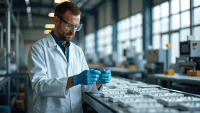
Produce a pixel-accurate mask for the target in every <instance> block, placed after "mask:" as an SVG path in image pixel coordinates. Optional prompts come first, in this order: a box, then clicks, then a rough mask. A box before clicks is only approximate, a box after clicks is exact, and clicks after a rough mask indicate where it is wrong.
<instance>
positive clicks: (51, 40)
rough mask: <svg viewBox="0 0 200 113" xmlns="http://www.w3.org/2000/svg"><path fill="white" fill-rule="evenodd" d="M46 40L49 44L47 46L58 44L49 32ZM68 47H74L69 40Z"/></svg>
mask: <svg viewBox="0 0 200 113" xmlns="http://www.w3.org/2000/svg"><path fill="white" fill-rule="evenodd" d="M46 38H47V41H48V44H49V47H52V46H58V45H57V43H56V41H55V40H54V38H53V36H52V35H51V32H50V33H49V34H48V35H47V37H46ZM69 48H74V46H73V44H72V42H71V41H70V46H69Z"/></svg>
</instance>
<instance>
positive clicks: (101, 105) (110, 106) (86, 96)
mask: <svg viewBox="0 0 200 113" xmlns="http://www.w3.org/2000/svg"><path fill="white" fill-rule="evenodd" d="M161 89H163V90H168V91H170V92H176V93H181V94H184V96H194V97H198V98H200V95H196V94H191V93H185V92H182V91H177V90H172V89H167V88H163V87H161ZM144 97H146V96H144ZM82 99H83V101H85V102H87V103H88V104H89V105H90V106H91V107H92V108H93V109H95V110H96V111H97V112H99V113H103V112H105V113H127V112H128V108H125V107H121V106H120V105H118V103H117V102H116V103H112V102H110V101H108V98H103V97H101V94H92V93H86V92H84V93H83V92H82ZM165 108H173V107H166V106H165Z"/></svg>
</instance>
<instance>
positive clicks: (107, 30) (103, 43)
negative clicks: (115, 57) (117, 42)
mask: <svg viewBox="0 0 200 113" xmlns="http://www.w3.org/2000/svg"><path fill="white" fill-rule="evenodd" d="M112 30H113V27H112V26H111V25H108V26H106V27H104V28H102V29H100V30H98V33H97V34H98V38H97V42H98V44H97V45H98V47H97V51H98V52H101V53H102V54H104V55H106V56H107V55H110V54H112Z"/></svg>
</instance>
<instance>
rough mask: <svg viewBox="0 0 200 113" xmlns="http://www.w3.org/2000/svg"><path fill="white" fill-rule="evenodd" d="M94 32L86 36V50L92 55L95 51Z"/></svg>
mask: <svg viewBox="0 0 200 113" xmlns="http://www.w3.org/2000/svg"><path fill="white" fill-rule="evenodd" d="M94 45H95V42H94V33H90V34H88V35H86V36H85V52H86V54H87V55H92V54H94V52H95V48H94Z"/></svg>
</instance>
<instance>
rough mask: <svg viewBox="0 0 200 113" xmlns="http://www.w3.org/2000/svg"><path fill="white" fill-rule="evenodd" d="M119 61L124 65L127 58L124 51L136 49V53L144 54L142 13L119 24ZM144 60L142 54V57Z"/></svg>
mask: <svg viewBox="0 0 200 113" xmlns="http://www.w3.org/2000/svg"><path fill="white" fill-rule="evenodd" d="M117 28H118V33H117V35H118V56H119V57H118V60H119V63H122V62H123V60H124V59H125V57H126V56H123V50H124V49H129V48H131V47H135V50H136V53H142V52H143V43H142V13H138V14H136V15H133V16H131V17H128V18H126V19H123V20H121V21H119V22H118V27H117ZM140 58H142V54H141V56H140Z"/></svg>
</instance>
